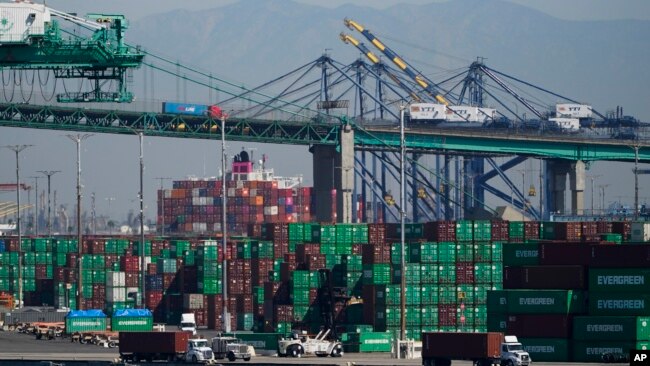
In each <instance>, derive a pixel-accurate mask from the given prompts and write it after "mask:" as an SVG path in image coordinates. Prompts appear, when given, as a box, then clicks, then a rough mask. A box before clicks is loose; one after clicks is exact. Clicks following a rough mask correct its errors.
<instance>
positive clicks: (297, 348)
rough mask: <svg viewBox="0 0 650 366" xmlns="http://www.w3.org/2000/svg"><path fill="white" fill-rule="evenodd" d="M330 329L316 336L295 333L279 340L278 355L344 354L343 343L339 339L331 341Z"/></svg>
mask: <svg viewBox="0 0 650 366" xmlns="http://www.w3.org/2000/svg"><path fill="white" fill-rule="evenodd" d="M329 332H330V331H329V330H327V331H320V332H319V333H318V334H317V335H316V336H315V337H314V338H311V337H309V336H307V335H305V334H298V333H293V334H292V335H291V337H290V338H282V339H280V340H279V341H278V356H280V357H287V356H291V357H302V356H303V355H316V356H319V357H327V356H332V357H341V356H343V345H342V344H341V342H338V341H329V340H327V339H326V338H327V336H328V335H329Z"/></svg>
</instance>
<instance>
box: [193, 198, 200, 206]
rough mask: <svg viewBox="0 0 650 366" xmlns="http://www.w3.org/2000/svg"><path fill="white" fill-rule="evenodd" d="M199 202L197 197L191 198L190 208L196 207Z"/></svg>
mask: <svg viewBox="0 0 650 366" xmlns="http://www.w3.org/2000/svg"><path fill="white" fill-rule="evenodd" d="M199 202H200V201H199V197H192V206H198V205H199Z"/></svg>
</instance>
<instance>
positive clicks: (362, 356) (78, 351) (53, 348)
mask: <svg viewBox="0 0 650 366" xmlns="http://www.w3.org/2000/svg"><path fill="white" fill-rule="evenodd" d="M203 335H204V336H205V337H208V338H211V337H212V336H213V334H212V333H208V332H206V333H205V334H203ZM118 357H119V353H118V351H117V349H116V348H112V349H111V348H102V347H99V346H96V345H91V344H86V345H82V344H79V343H72V342H70V339H68V338H57V339H55V340H51V341H49V340H37V339H36V337H35V336H33V335H26V334H20V333H15V332H2V331H0V360H47V361H73V360H95V361H112V360H114V359H117V358H118ZM237 363H239V364H242V365H263V364H267V365H275V364H278V365H279V364H284V365H287V364H296V365H298V364H299V365H310V364H312V365H337V366H348V365H357V366H361V365H369V366H370V365H373V366H374V365H376V366H381V365H398V366H415V365H421V364H422V361H421V360H420V359H415V360H395V359H391V358H390V355H389V354H386V353H346V354H345V355H344V356H343V357H341V358H331V357H324V358H320V357H303V358H299V359H293V358H278V357H271V356H258V357H255V358H253V359H252V360H251V362H243V361H236V362H235V363H231V362H228V361H226V362H223V364H225V365H228V364H233V365H234V364H237ZM156 364H160V363H156ZM453 365H454V366H471V365H472V363H471V362H454V363H453ZM560 365H562V366H565V365H570V366H598V365H604V366H612V364H596V363H570V364H567V363H551V362H534V366H560ZM618 365H623V364H618Z"/></svg>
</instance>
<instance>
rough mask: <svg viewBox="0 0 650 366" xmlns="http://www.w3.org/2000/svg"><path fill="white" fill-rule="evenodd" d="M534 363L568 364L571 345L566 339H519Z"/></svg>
mask: <svg viewBox="0 0 650 366" xmlns="http://www.w3.org/2000/svg"><path fill="white" fill-rule="evenodd" d="M519 342H521V344H522V345H523V346H524V350H526V352H528V353H529V354H530V358H531V359H532V360H533V363H534V362H565V363H566V362H568V361H569V346H570V345H569V343H570V342H571V341H570V340H568V339H564V338H519Z"/></svg>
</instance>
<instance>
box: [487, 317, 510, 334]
mask: <svg viewBox="0 0 650 366" xmlns="http://www.w3.org/2000/svg"><path fill="white" fill-rule="evenodd" d="M486 323H487V331H488V332H501V333H506V332H507V330H508V315H507V314H502V313H487V318H486Z"/></svg>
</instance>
